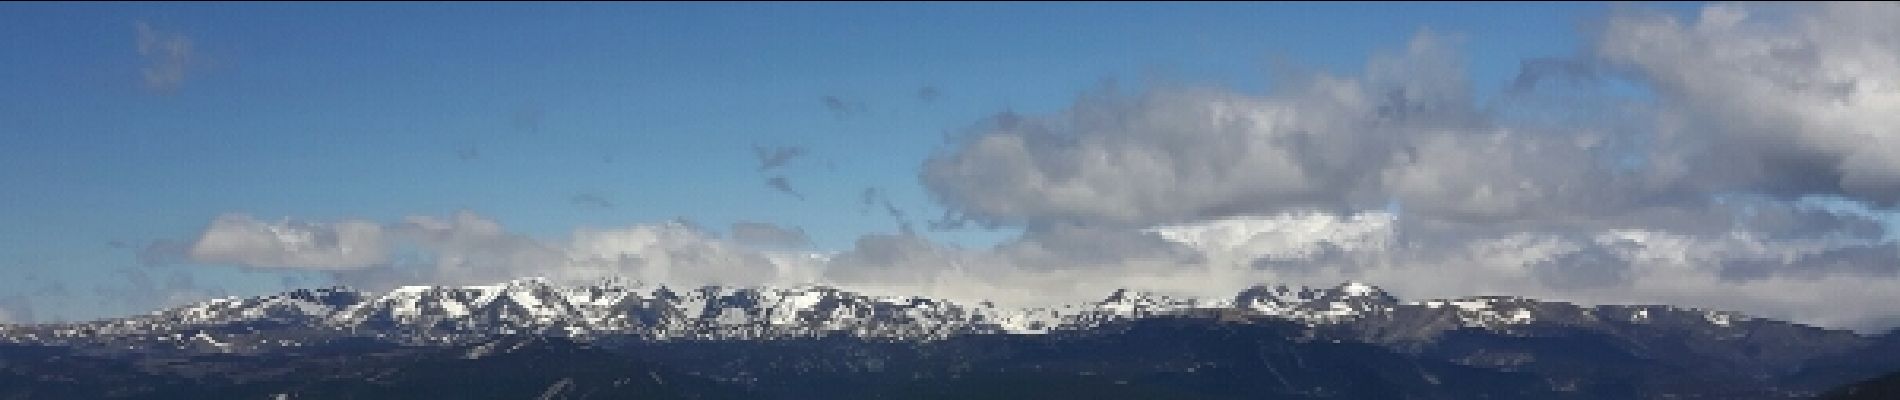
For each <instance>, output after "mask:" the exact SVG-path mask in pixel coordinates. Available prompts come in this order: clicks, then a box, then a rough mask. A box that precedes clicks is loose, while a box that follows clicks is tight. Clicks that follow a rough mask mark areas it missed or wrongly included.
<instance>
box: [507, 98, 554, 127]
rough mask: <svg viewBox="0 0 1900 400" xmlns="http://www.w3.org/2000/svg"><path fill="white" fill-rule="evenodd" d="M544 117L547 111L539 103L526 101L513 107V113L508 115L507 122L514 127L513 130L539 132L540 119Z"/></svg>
mask: <svg viewBox="0 0 1900 400" xmlns="http://www.w3.org/2000/svg"><path fill="white" fill-rule="evenodd" d="M546 118H547V111H546V110H543V109H542V108H541V104H540V103H527V104H523V105H521V106H520V107H518V108H515V111H514V113H513V114H511V115H510V116H509V119H508V122H509V124H510V125H512V126H513V127H514V128H515V131H519V132H523V133H541V124H542V120H544V119H546Z"/></svg>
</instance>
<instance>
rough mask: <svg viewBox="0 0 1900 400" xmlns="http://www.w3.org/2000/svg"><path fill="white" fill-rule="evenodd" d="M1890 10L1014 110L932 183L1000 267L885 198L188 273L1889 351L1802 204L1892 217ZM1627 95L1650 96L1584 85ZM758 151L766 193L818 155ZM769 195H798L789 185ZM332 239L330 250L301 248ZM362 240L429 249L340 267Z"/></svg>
mask: <svg viewBox="0 0 1900 400" xmlns="http://www.w3.org/2000/svg"><path fill="white" fill-rule="evenodd" d="M1896 7H1900V6H1893V5H1890V4H1853V5H1826V6H1819V7H1815V8H1797V9H1794V11H1793V12H1791V13H1790V14H1788V15H1786V16H1785V18H1775V19H1767V18H1758V17H1757V16H1756V15H1755V14H1754V13H1753V12H1752V11H1750V10H1749V9H1746V8H1742V7H1741V6H1727V5H1719V6H1710V7H1707V8H1705V11H1704V12H1703V14H1702V16H1700V17H1698V21H1696V22H1693V23H1685V22H1681V21H1677V20H1675V19H1673V18H1671V17H1668V16H1659V15H1647V14H1636V13H1630V14H1618V15H1615V16H1612V17H1610V18H1611V19H1610V20H1609V23H1607V24H1604V25H1603V29H1602V31H1601V32H1599V33H1598V34H1599V36H1598V38H1597V39H1596V41H1595V44H1594V45H1593V47H1592V49H1591V53H1590V54H1586V55H1580V56H1577V57H1566V58H1553V59H1549V60H1533V61H1528V62H1526V63H1525V64H1524V71H1522V72H1521V73H1520V74H1519V76H1518V79H1517V80H1516V81H1515V82H1513V83H1512V85H1511V86H1512V87H1511V88H1507V89H1506V90H1508V91H1510V93H1506V95H1505V96H1499V97H1495V98H1494V99H1501V100H1494V101H1498V102H1499V103H1497V104H1493V105H1488V106H1479V105H1478V104H1477V100H1475V99H1477V98H1481V97H1486V96H1478V95H1476V94H1474V93H1472V85H1471V84H1470V83H1469V82H1467V81H1466V79H1465V72H1464V71H1463V68H1462V66H1460V65H1459V60H1460V59H1461V58H1462V57H1461V56H1460V55H1459V53H1458V52H1457V51H1456V47H1457V46H1456V45H1457V39H1456V37H1453V36H1444V35H1437V34H1432V33H1429V32H1427V33H1422V34H1420V35H1419V36H1417V37H1416V38H1415V39H1414V40H1412V41H1411V42H1409V43H1407V44H1406V45H1405V46H1404V47H1403V48H1399V49H1395V51H1393V52H1390V53H1387V54H1382V55H1379V56H1376V57H1373V58H1372V59H1371V60H1369V61H1368V62H1367V63H1366V68H1365V72H1364V73H1363V74H1360V75H1357V76H1350V77H1340V76H1328V75H1316V76H1311V77H1306V78H1305V79H1302V80H1296V81H1292V82H1288V83H1287V84H1285V85H1276V87H1280V88H1285V89H1284V90H1281V91H1278V92H1274V93H1270V94H1265V95H1256V94H1245V93H1239V92H1236V91H1232V90H1225V89H1221V88H1209V87H1172V86H1170V87H1154V88H1144V89H1142V90H1138V91H1134V92H1132V93H1124V92H1122V91H1121V90H1120V89H1119V88H1115V87H1112V86H1107V87H1103V88H1101V89H1098V90H1096V91H1093V92H1090V93H1086V94H1084V95H1083V96H1080V97H1079V99H1078V100H1077V101H1076V102H1075V103H1074V104H1072V105H1070V106H1069V107H1068V108H1066V109H1064V110H1061V111H1059V112H1055V113H1051V114H1046V115H1024V114H1017V113H1013V112H1003V113H998V114H997V115H995V116H993V117H991V118H988V119H986V120H984V121H980V122H979V123H977V124H975V125H974V126H973V127H971V128H970V130H969V131H968V132H967V133H966V134H964V135H962V136H960V137H958V138H957V140H956V141H954V142H953V143H951V144H949V145H946V147H944V148H941V149H939V150H938V151H937V152H936V153H934V154H932V155H931V156H930V157H929V158H928V159H927V160H924V161H923V163H922V166H921V169H920V171H918V178H919V180H920V182H921V183H922V184H923V185H924V187H925V189H926V190H928V192H929V194H930V195H931V196H932V198H933V199H935V200H936V201H938V202H939V203H941V204H942V205H943V206H944V208H945V215H946V217H945V218H944V221H940V222H941V224H940V223H939V222H933V223H932V225H933V226H950V225H956V224H960V223H963V222H971V223H976V224H980V225H986V226H993V227H994V226H1007V227H1012V228H1020V229H1021V231H1022V234H1021V236H1018V237H1016V238H1012V239H1009V240H1006V241H1004V242H1003V243H1001V244H998V245H996V246H992V247H987V248H963V247H959V246H955V245H948V244H943V243H937V242H932V241H931V240H929V239H927V238H924V237H922V236H919V235H917V234H916V233H915V232H912V231H911V230H910V229H909V228H908V225H909V223H908V220H907V219H906V218H905V214H904V213H903V212H902V211H901V210H898V209H897V208H896V207H894V206H893V205H892V202H891V201H890V199H888V198H887V197H886V193H884V192H883V191H882V190H879V189H877V188H868V189H866V190H865V191H863V192H862V193H861V195H860V199H859V200H860V205H861V206H862V207H863V208H864V210H865V212H869V211H870V210H871V209H872V208H873V207H882V208H884V210H885V212H886V213H888V214H891V215H892V217H893V218H894V219H896V220H898V223H899V225H900V228H901V229H900V232H898V233H893V234H869V235H864V236H862V237H860V238H858V240H857V241H855V242H854V243H853V244H852V246H851V247H850V248H847V249H843V250H840V251H836V252H822V251H809V250H800V249H793V248H787V247H789V246H786V247H777V246H775V245H777V244H786V243H791V242H802V240H796V239H795V238H802V236H803V235H799V234H792V233H788V232H789V231H790V230H789V229H786V228H780V227H774V226H770V225H764V224H760V225H758V226H746V227H741V226H739V225H735V226H734V227H733V229H732V238H730V239H725V238H720V237H718V236H716V235H713V234H711V233H709V232H707V231H705V230H704V229H701V228H698V227H695V226H692V225H690V224H685V223H679V222H668V223H660V224H641V225H634V226H628V227H621V228H613V229H583V230H577V231H575V232H573V233H572V234H571V235H570V236H569V237H567V238H557V239H542V238H531V237H527V236H523V235H519V234H514V233H509V232H507V231H506V230H504V229H503V228H502V227H501V225H500V224H499V223H497V222H495V221H492V220H488V219H486V218H484V217H480V216H477V215H474V214H471V213H458V214H455V215H453V216H450V217H429V216H419V217H411V218H408V219H406V220H404V221H402V222H399V223H395V224H388V225H378V224H374V223H369V222H363V221H343V222H335V223H328V224H311V223H297V224H292V223H290V222H288V221H286V222H283V223H275V224H271V223H263V222H258V221H254V220H250V219H249V218H248V217H242V218H238V217H230V216H227V217H221V218H220V221H224V220H226V219H232V221H231V222H214V223H213V226H212V228H211V229H207V232H206V235H204V237H202V238H200V240H198V241H196V242H194V247H193V248H192V250H193V258H194V259H197V258H200V257H199V256H198V254H197V250H198V247H202V246H204V244H205V243H214V244H216V243H222V245H221V246H222V247H219V248H222V249H227V250H224V251H222V252H220V253H219V254H226V255H225V257H226V258H228V259H235V260H244V261H246V262H245V263H247V264H261V265H289V264H298V265H305V266H308V265H311V264H325V263H319V262H313V261H311V260H325V261H334V262H330V263H328V265H330V266H331V267H329V268H320V269H318V270H319V271H322V273H324V274H328V275H330V276H332V277H333V279H335V280H337V281H339V282H346V283H350V284H356V285H365V286H369V285H393V284H397V283H399V282H400V283H430V284H482V283H492V282H495V281H501V280H506V279H512V278H516V277H520V276H549V277H555V278H558V279H562V280H585V279H594V278H600V277H608V276H625V277H633V278H636V279H640V280H643V281H648V282H657V283H664V284H671V285H692V284H702V283H720V284H799V283H814V282H817V283H828V284H836V285H840V286H844V287H847V288H851V289H854V290H862V291H866V292H871V293H883V294H906V295H924V296H933V297H943V298H948V299H952V300H961V301H972V300H979V299H980V300H994V301H997V302H998V303H1001V304H1005V305H1011V304H1014V305H1047V304H1053V303H1062V302H1073V301H1086V300H1095V299H1099V298H1100V297H1101V296H1104V295H1106V294H1107V293H1109V292H1111V291H1113V290H1114V289H1118V288H1139V289H1145V290H1154V291H1160V292H1164V293H1173V294H1183V295H1200V296H1229V295H1232V293H1234V291H1237V290H1239V289H1241V288H1244V287H1246V286H1251V285H1255V284H1263V283H1272V284H1293V285H1334V284H1337V283H1339V282H1342V281H1347V280H1356V281H1364V282H1371V283H1374V284H1378V285H1381V286H1384V287H1387V288H1388V289H1391V290H1392V291H1394V292H1395V293H1397V294H1398V295H1400V296H1402V297H1405V298H1410V299H1421V298H1433V297H1452V296H1469V295H1523V296H1531V297H1538V298H1544V299H1548V300H1556V301H1572V302H1580V303H1592V304H1631V303H1649V304H1676V305H1683V306H1690V307H1704V308H1715V309H1727V310H1739V311H1743V312H1747V313H1751V314H1755V315H1758V316H1765V317H1773V318H1782V319H1791V320H1795V321H1799V322H1805V323H1814V324H1821V325H1825V326H1833V327H1852V328H1866V329H1877V328H1885V327H1884V326H1879V325H1880V324H1882V323H1883V322H1882V321H1888V322H1890V321H1893V320H1894V317H1895V315H1894V311H1893V310H1891V307H1887V305H1889V304H1893V303H1894V302H1896V301H1900V270H1896V268H1895V266H1896V265H1900V247H1896V245H1895V243H1894V241H1892V238H1891V236H1893V232H1889V231H1888V228H1887V225H1885V224H1884V223H1883V222H1881V221H1879V220H1876V219H1875V218H1877V217H1874V216H1871V215H1868V214H1867V213H1851V212H1838V211H1834V210H1828V209H1826V208H1825V207H1811V206H1809V205H1810V203H1811V202H1812V201H1814V200H1813V199H1816V198H1823V199H1830V200H1820V201H1823V202H1826V201H1832V202H1837V203H1852V204H1861V205H1865V204H1868V203H1871V204H1875V205H1876V207H1875V208H1878V205H1880V204H1892V203H1891V201H1892V200H1891V197H1892V196H1894V192H1893V191H1892V188H1890V187H1888V186H1887V185H1888V183H1889V182H1890V180H1889V179H1890V178H1891V177H1892V176H1900V165H1894V164H1892V163H1891V162H1889V161H1890V160H1895V159H1900V157H1895V156H1896V154H1895V153H1893V152H1894V151H1900V150H1894V149H1900V146H1888V144H1889V143H1888V142H1889V141H1891V140H1892V137H1893V136H1894V132H1895V129H1896V128H1894V127H1896V126H1900V123H1896V122H1900V121H1895V120H1893V118H1895V116H1896V115H1900V112H1895V111H1896V110H1895V109H1894V107H1895V106H1896V105H1900V102H1894V101H1892V100H1893V98H1900V97H1895V96H1894V94H1895V93H1900V89H1896V88H1895V87H1894V86H1893V84H1894V82H1900V56H1897V55H1896V54H1900V52H1896V51H1893V50H1894V47H1892V46H1894V45H1895V44H1896V43H1900V35H1895V33H1896V32H1900V30H1897V29H1900V28H1892V27H1889V26H1887V25H1884V24H1881V23H1880V22H1882V21H1887V20H1892V19H1895V18H1892V17H1893V16H1895V15H1896V14H1893V11H1892V10H1893V9H1894V8H1896ZM1631 78H1634V79H1635V80H1636V81H1637V82H1638V83H1640V84H1642V85H1645V87H1646V88H1647V89H1649V90H1653V91H1654V92H1655V97H1654V98H1653V99H1638V100H1628V99H1623V98H1616V97H1609V96H1602V93H1601V92H1596V91H1592V90H1604V89H1603V88H1602V87H1601V86H1604V85H1608V84H1609V82H1611V81H1614V80H1618V79H1631ZM1553 83H1562V84H1553ZM1593 86H1594V89H1593V88H1592V87H1593ZM1579 88H1581V89H1579ZM1573 90H1574V91H1573ZM1539 96H1559V97H1564V96H1572V97H1579V98H1584V99H1585V100H1588V101H1585V102H1583V103H1581V104H1589V105H1590V106H1591V107H1592V108H1591V109H1573V108H1569V107H1568V105H1569V104H1572V103H1562V102H1559V103H1542V102H1540V100H1541V99H1540V97H1539ZM1600 96H1601V97H1600ZM1890 97H1892V98H1890ZM823 100H825V101H824V103H825V104H826V106H827V107H828V108H830V109H832V110H833V112H834V113H839V114H840V115H841V116H842V113H844V112H848V111H850V110H851V107H848V106H847V102H845V101H843V100H841V99H837V98H836V97H830V96H827V97H826V98H824V99H823ZM1516 112H1524V114H1513V113H1516ZM1540 113H1543V114H1540ZM1524 115H1559V116H1566V117H1571V118H1560V119H1556V121H1561V123H1550V121H1547V120H1540V119H1537V118H1523V116H1524ZM1584 117H1588V118H1584ZM755 152H756V153H758V154H759V155H760V157H759V159H760V165H761V166H762V168H761V170H770V169H773V168H777V166H781V165H783V164H784V162H788V161H789V160H791V159H793V158H795V157H797V156H796V155H790V156H784V155H781V154H790V153H784V152H781V151H779V150H775V149H765V148H762V147H755ZM773 160H779V162H776V163H775V162H772V161H773ZM766 184H767V186H769V187H772V188H773V189H775V190H779V191H782V192H786V193H788V194H792V195H794V196H799V197H800V198H802V196H800V195H799V194H798V193H797V192H795V191H793V189H792V187H791V185H790V183H789V181H787V180H786V178H785V177H784V176H771V177H770V178H768V179H767V180H766ZM225 225H230V226H225ZM346 225H347V226H350V227H353V228H351V229H344V227H345V226H346ZM227 231H228V232H233V233H222V234H220V235H212V233H213V232H227ZM345 231H349V232H356V233H354V234H352V235H345V234H344V233H343V232H345ZM323 232H331V233H330V235H331V236H333V237H334V239H294V240H293V239H285V238H286V237H290V238H324V237H327V236H323V235H320V234H319V233H323ZM367 232H377V235H380V236H374V235H370V234H368V233H367ZM214 236H215V238H216V239H217V240H211V239H212V238H214ZM346 236H350V237H359V238H371V237H376V238H379V239H376V240H377V241H378V243H379V246H380V247H379V248H387V249H403V250H409V251H412V252H413V253H414V254H410V253H404V252H396V253H398V254H401V256H382V257H380V258H378V257H364V258H363V259H359V260H351V261H353V262H351V263H345V262H341V261H336V260H338V259H340V258H342V257H340V256H337V255H336V254H338V253H341V251H339V250H338V248H339V247H341V245H340V243H343V242H347V240H344V239H343V238H344V237H346ZM232 249H242V250H243V251H240V250H232ZM384 253H388V252H384ZM359 254H360V253H359ZM379 254H380V253H379ZM290 260H299V261H303V262H296V263H293V262H291V261H290ZM345 264H348V265H347V266H346V265H345Z"/></svg>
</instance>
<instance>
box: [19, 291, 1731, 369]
mask: <svg viewBox="0 0 1900 400" xmlns="http://www.w3.org/2000/svg"><path fill="white" fill-rule="evenodd" d="M1162 316H1187V317H1195V316H1200V317H1217V316H1218V317H1222V318H1240V319H1257V320H1279V321H1287V322H1293V323H1297V324H1302V325H1306V326H1312V327H1327V328H1331V329H1347V330H1350V331H1366V332H1376V333H1374V334H1370V336H1368V337H1369V338H1387V339H1390V340H1400V339H1409V340H1427V339H1430V338H1431V337H1434V336H1435V335H1437V334H1439V333H1440V332H1443V331H1447V330H1453V329H1458V328H1467V327H1470V328H1482V329H1493V330H1509V329H1510V328H1511V327H1513V326H1524V325H1532V324H1539V323H1543V324H1558V325H1569V326H1587V327H1589V326H1594V327H1603V326H1608V325H1606V324H1646V323H1666V324H1671V325H1675V326H1686V327H1692V328H1694V329H1697V330H1704V331H1718V330H1722V329H1728V328H1731V327H1732V326H1733V325H1734V324H1736V323H1741V322H1744V321H1748V319H1747V318H1744V317H1742V316H1740V315H1738V314H1734V313H1727V312H1710V311H1699V310H1682V309H1676V308H1672V307H1662V306H1598V307H1581V306H1575V305H1570V304H1566V303H1552V302H1540V301H1536V300H1530V299H1522V298H1511V297H1474V298H1464V299H1447V300H1426V301H1415V302H1400V301H1399V300H1398V299H1396V298H1395V297H1393V296H1392V295H1390V294H1388V293H1386V292H1385V291H1383V290H1381V289H1379V288H1377V287H1374V286H1372V285H1368V284H1364V283H1358V282H1349V283H1346V284H1342V285H1339V286H1335V287H1330V288H1305V287H1302V288H1290V287H1286V286H1274V287H1269V286H1256V287H1253V288H1249V289H1247V290H1244V291H1241V292H1240V293H1238V294H1237V295H1235V296H1234V297H1233V298H1227V299H1218V298H1217V299H1203V298H1183V297H1170V296H1167V295H1160V294H1155V293H1149V292H1140V291H1133V290H1120V291H1116V292H1114V293H1112V294H1110V295H1108V296H1107V297H1106V298H1104V299H1103V300H1102V301H1097V302H1090V303H1086V304H1080V305H1069V306H1060V307H1039V308H1026V309H1002V308H996V307H992V306H990V305H989V304H988V303H981V304H979V305H962V304H957V303H953V302H949V301H943V300H934V299H927V298H921V297H908V296H905V297H892V296H866V295H861V294H858V293H854V292H850V291H845V290H841V289H837V288H832V287H825V286H803V287H792V288H766V287H739V288H734V287H719V286H707V287H700V288H694V289H686V290H681V289H674V288H669V287H665V286H648V285H642V284H639V283H637V282H631V281H625V280H602V281H598V282H594V283H590V284H580V285H560V284H555V283H552V282H549V281H547V280H545V279H540V278H526V279H518V280H514V281H509V282H504V283H500V284H495V285H484V286H463V287H445V286H408V287H402V288H398V289H395V290H391V291H389V292H386V293H380V294H377V293H363V292H358V291H353V290H349V289H345V288H329V289H314V290H312V289H305V290H296V291H291V292H286V293H281V294H277V295H271V296H262V297H253V298H224V299H215V300H210V301H205V302H201V303H197V304H192V305H188V306H184V307H178V308H174V309H169V310H163V311H158V312H154V313H152V314H149V315H144V316H138V317H132V318H124V319H117V320H108V321H100V322H92V323H78V324H54V325H39V326H8V327H0V335H4V339H3V340H5V341H8V342H16V343H49V342H50V343H83V342H99V341H110V342H115V343H117V342H122V341H124V342H131V344H128V346H131V347H143V346H152V347H156V348H163V347H178V348H204V349H211V350H218V351H234V350H243V349H247V348H262V347H277V346H296V345H300V344H302V343H303V342H306V341H308V340H310V339H311V338H330V337H374V338H379V339H383V340H389V341H393V342H400V343H412V344H425V343H458V342H466V341H471V340H479V339H481V338H485V337H490V336H493V335H511V334H535V335H547V336H561V337H572V338H578V339H582V340H587V339H590V338H598V337H627V338H638V339H643V340H756V339H782V338H802V337H822V336H834V335H842V336H848V337H857V338H873V339H883V340H906V341H916V340H936V339H943V338H947V337H952V336H956V335H967V334H1043V333H1050V332H1059V331H1075V330H1087V329H1091V328H1095V327H1097V326H1101V325H1103V324H1108V323H1113V322H1117V321H1127V320H1136V319H1143V318H1153V317H1162ZM1400 326H1402V327H1404V328H1403V329H1396V328H1394V327H1400Z"/></svg>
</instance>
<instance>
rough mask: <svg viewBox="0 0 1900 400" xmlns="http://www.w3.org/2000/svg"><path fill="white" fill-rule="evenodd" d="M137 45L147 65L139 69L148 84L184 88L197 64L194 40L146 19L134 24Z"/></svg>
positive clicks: (166, 88) (157, 87) (164, 88)
mask: <svg viewBox="0 0 1900 400" xmlns="http://www.w3.org/2000/svg"><path fill="white" fill-rule="evenodd" d="M132 27H133V28H134V29H135V33H136V35H137V36H136V37H135V40H136V44H137V45H138V53H139V56H140V57H143V58H144V59H145V66H144V67H142V68H140V69H139V72H140V74H141V77H142V78H143V82H144V83H145V87H146V88H147V89H152V90H156V91H173V90H177V89H179V88H181V87H184V84H185V78H186V75H187V74H188V73H189V71H190V70H191V69H192V68H194V67H195V63H196V62H197V60H196V58H195V57H196V55H195V54H194V53H193V50H192V40H191V38H189V37H186V36H185V35H184V34H181V33H177V32H170V31H163V30H159V29H157V28H154V27H152V25H151V24H149V23H146V22H145V21H137V22H134V23H133V24H132Z"/></svg>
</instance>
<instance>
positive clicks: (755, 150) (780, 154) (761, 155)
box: [752, 145, 806, 171]
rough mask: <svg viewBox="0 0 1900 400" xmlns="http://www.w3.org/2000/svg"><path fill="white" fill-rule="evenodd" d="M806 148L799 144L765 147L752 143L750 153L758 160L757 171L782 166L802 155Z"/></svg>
mask: <svg viewBox="0 0 1900 400" xmlns="http://www.w3.org/2000/svg"><path fill="white" fill-rule="evenodd" d="M805 153H806V150H805V148H804V147H801V146H778V147H765V146H759V145H752V154H753V156H754V157H756V158H758V160H759V171H766V170H771V169H774V168H778V167H783V166H785V165H786V164H789V163H791V162H792V160H795V159H798V158H799V157H802V156H804V155H805Z"/></svg>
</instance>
